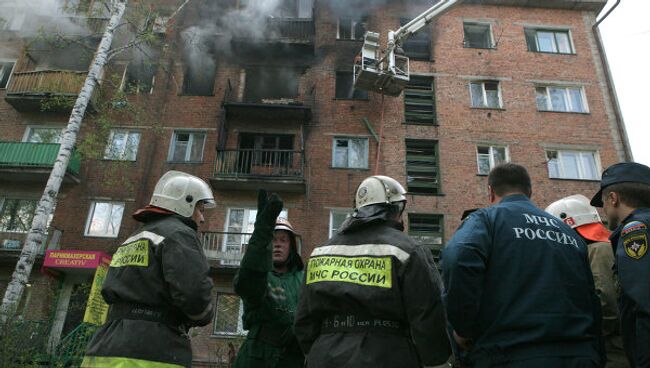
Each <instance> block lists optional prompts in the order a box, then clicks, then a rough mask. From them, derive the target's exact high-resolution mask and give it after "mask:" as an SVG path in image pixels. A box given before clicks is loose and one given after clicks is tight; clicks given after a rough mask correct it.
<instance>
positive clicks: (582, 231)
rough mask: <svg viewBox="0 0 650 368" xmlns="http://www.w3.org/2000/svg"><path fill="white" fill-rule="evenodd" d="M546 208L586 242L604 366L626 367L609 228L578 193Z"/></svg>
mask: <svg viewBox="0 0 650 368" xmlns="http://www.w3.org/2000/svg"><path fill="white" fill-rule="evenodd" d="M546 212H548V213H550V214H551V215H553V216H555V217H557V218H559V219H561V220H562V221H564V223H565V224H567V225H569V226H571V228H572V229H574V230H575V231H576V232H577V233H578V235H580V237H581V238H582V240H584V242H585V243H587V251H588V253H589V263H590V265H591V272H592V274H593V275H594V284H595V286H596V294H597V295H598V298H599V299H600V306H601V310H602V315H603V319H602V326H601V330H602V336H603V339H604V342H605V350H606V352H607V365H606V366H607V368H627V367H629V364H628V362H627V358H626V357H625V352H624V351H623V339H622V338H621V331H620V330H621V329H620V321H619V318H618V306H617V305H616V281H615V277H614V270H613V268H614V253H613V252H612V248H611V244H610V243H609V236H610V232H609V231H608V230H607V228H606V227H605V225H603V223H602V222H601V221H600V215H598V211H597V210H596V208H594V207H592V206H591V205H590V204H589V199H588V198H587V197H585V196H583V195H581V194H576V195H572V196H568V197H565V198H562V199H560V200H559V201H556V202H553V203H552V204H551V205H549V206H548V207H546Z"/></svg>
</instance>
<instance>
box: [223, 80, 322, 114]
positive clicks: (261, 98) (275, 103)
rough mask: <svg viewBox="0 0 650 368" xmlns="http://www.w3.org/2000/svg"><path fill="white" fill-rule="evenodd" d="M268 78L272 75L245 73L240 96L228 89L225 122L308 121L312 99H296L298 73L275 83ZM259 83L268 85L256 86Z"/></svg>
mask: <svg viewBox="0 0 650 368" xmlns="http://www.w3.org/2000/svg"><path fill="white" fill-rule="evenodd" d="M270 75H273V74H272V73H267V74H261V73H259V72H258V73H250V72H249V73H247V88H246V90H245V92H244V95H243V96H237V95H236V94H235V93H234V91H233V90H232V87H230V86H229V87H228V88H227V89H226V94H225V96H224V102H223V107H224V110H225V113H226V115H225V117H226V119H228V120H231V119H262V120H267V121H268V120H279V121H282V122H283V123H285V122H287V121H288V120H293V121H298V122H301V123H305V122H307V121H309V120H310V119H311V116H312V108H311V106H312V105H313V96H298V78H299V77H298V74H296V75H292V76H291V78H285V79H282V78H278V80H275V79H273V77H267V76H270ZM278 75H279V74H278ZM258 81H267V82H268V83H266V84H260V85H257V84H259V82H258ZM229 84H230V82H229ZM269 88H272V90H269Z"/></svg>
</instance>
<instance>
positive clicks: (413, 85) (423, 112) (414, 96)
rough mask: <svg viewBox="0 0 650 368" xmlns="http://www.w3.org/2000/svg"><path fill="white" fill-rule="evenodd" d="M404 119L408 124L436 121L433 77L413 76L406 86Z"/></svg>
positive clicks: (430, 123)
mask: <svg viewBox="0 0 650 368" xmlns="http://www.w3.org/2000/svg"><path fill="white" fill-rule="evenodd" d="M404 120H405V122H406V123H407V124H429V125H433V124H435V123H436V102H435V92H434V89H433V77H422V76H414V75H412V76H411V79H410V80H409V83H408V84H407V85H406V87H405V88H404Z"/></svg>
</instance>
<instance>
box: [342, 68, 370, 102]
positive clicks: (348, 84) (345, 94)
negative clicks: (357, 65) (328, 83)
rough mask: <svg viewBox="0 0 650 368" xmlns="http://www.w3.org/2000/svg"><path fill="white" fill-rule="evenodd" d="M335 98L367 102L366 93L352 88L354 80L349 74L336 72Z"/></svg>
mask: <svg viewBox="0 0 650 368" xmlns="http://www.w3.org/2000/svg"><path fill="white" fill-rule="evenodd" d="M335 93H336V95H335V98H340V99H350V100H367V99H368V91H365V90H362V89H356V88H354V78H353V76H352V73H350V72H336V92H335Z"/></svg>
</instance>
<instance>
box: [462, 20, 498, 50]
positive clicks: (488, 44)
mask: <svg viewBox="0 0 650 368" xmlns="http://www.w3.org/2000/svg"><path fill="white" fill-rule="evenodd" d="M491 28H492V27H490V25H489V24H481V23H463V30H464V32H465V41H464V45H465V47H472V48H479V49H490V48H493V47H494V42H493V41H492V30H491Z"/></svg>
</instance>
